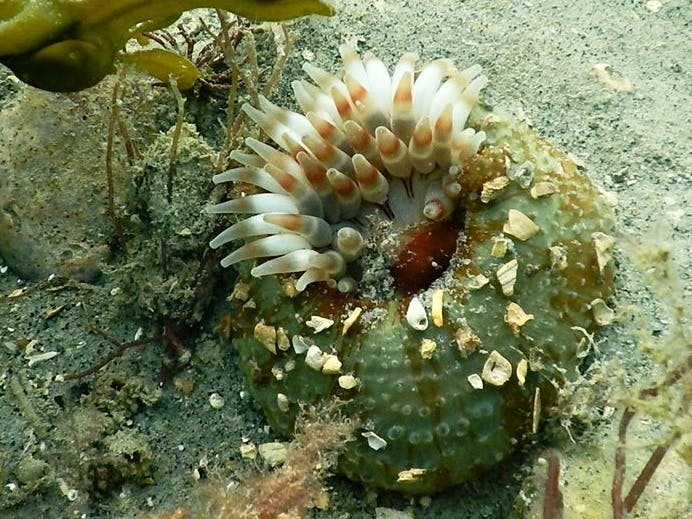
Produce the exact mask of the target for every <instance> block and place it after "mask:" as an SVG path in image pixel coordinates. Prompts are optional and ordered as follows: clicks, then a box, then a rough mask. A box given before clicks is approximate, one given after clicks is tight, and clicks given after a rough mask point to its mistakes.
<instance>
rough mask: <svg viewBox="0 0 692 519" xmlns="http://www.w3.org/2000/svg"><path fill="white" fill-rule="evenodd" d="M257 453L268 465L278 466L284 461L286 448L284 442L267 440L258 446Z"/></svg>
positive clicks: (286, 453)
mask: <svg viewBox="0 0 692 519" xmlns="http://www.w3.org/2000/svg"><path fill="white" fill-rule="evenodd" d="M258 450H259V455H260V456H261V457H262V459H263V460H264V462H265V463H266V464H267V465H269V466H270V467H278V466H279V465H281V464H283V462H284V461H286V457H287V456H288V448H287V447H286V444H285V443H281V442H268V443H263V444H261V445H260V446H259V449H258Z"/></svg>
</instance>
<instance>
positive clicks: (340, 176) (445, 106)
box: [209, 45, 487, 288]
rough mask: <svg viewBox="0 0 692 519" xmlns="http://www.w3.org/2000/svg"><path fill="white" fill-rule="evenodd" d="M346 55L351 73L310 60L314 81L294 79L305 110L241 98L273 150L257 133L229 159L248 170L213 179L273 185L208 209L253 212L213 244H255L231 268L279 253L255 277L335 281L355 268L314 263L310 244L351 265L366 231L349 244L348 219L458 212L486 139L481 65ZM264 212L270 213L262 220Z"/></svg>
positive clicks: (440, 216) (408, 221)
mask: <svg viewBox="0 0 692 519" xmlns="http://www.w3.org/2000/svg"><path fill="white" fill-rule="evenodd" d="M339 52H340V54H341V57H342V60H343V64H344V75H343V79H339V78H337V77H336V76H335V75H333V74H331V73H329V72H326V71H324V70H322V69H320V68H317V67H315V66H313V65H311V64H307V63H306V64H305V66H304V67H303V68H304V70H305V72H306V73H307V75H308V76H309V77H310V78H311V79H312V80H313V81H314V83H315V84H312V83H309V82H307V81H295V82H294V83H293V89H294V92H295V95H296V99H297V101H298V104H299V105H300V106H301V108H302V110H303V112H304V114H300V113H296V112H292V111H290V110H287V109H285V108H281V107H279V106H277V105H275V104H273V103H272V102H271V101H269V100H268V99H266V98H265V97H263V96H260V98H259V106H258V107H253V106H251V105H249V104H245V105H244V106H243V111H244V112H245V113H246V114H247V115H248V116H249V117H250V118H251V119H252V120H253V121H254V122H255V123H257V125H259V126H260V127H261V128H262V129H263V130H264V131H265V132H266V134H267V135H268V136H269V137H270V138H271V140H272V141H273V142H274V143H275V145H276V147H272V146H270V145H268V144H264V143H261V142H259V141H257V140H255V139H252V138H248V139H247V140H246V144H247V146H248V147H249V148H250V149H251V150H252V151H253V152H254V153H253V154H247V153H241V152H234V153H233V154H232V155H231V158H233V159H234V160H236V161H237V162H239V163H240V164H241V165H242V166H243V167H238V168H234V169H230V170H228V171H226V172H224V173H221V174H218V175H216V176H215V177H214V182H215V183H224V182H246V183H250V184H253V185H255V186H257V187H259V188H261V189H263V190H264V191H266V193H260V194H253V195H248V196H245V197H242V198H238V199H235V200H230V201H226V202H223V203H221V204H217V205H215V206H212V207H211V208H210V209H209V211H210V212H212V213H241V214H242V213H246V214H255V215H256V216H253V217H251V218H248V219H246V220H243V221H241V222H239V223H236V224H234V225H233V226H232V227H230V228H228V229H226V230H225V231H223V232H222V233H221V234H220V235H219V236H217V237H216V238H215V239H214V240H212V242H211V246H212V247H219V246H221V245H223V244H226V243H228V242H229V241H232V240H238V239H245V240H250V241H249V243H247V244H246V245H244V246H242V247H240V248H239V249H238V250H237V251H235V252H233V253H231V254H229V255H228V256H226V258H224V260H223V265H224V266H229V265H232V264H234V263H236V262H239V261H243V260H246V259H252V258H260V257H261V258H274V259H270V260H269V261H267V262H265V263H264V264H263V265H260V266H257V267H255V268H254V269H253V270H252V274H253V275H254V276H266V275H271V274H276V273H285V272H296V273H301V272H305V274H304V276H303V277H302V278H301V279H302V282H301V283H299V285H300V287H301V288H305V286H307V284H309V283H312V282H318V281H329V282H332V283H333V282H334V281H338V276H342V275H344V274H345V273H346V269H343V268H338V269H334V268H332V269H331V270H330V271H327V270H326V268H325V267H324V266H322V264H321V263H320V262H315V261H314V260H315V258H318V257H319V256H316V255H314V254H311V253H310V252H309V251H314V252H317V253H325V252H333V253H335V254H338V255H340V256H341V259H342V262H344V263H349V262H352V261H354V260H355V259H357V258H358V256H359V254H360V248H362V242H363V236H362V233H367V232H368V229H367V228H364V227H363V226H362V225H360V226H359V225H351V226H349V227H348V229H349V231H348V233H347V234H348V237H349V240H348V243H349V245H346V246H344V245H343V243H342V242H343V239H340V238H339V237H338V234H339V233H341V235H342V236H343V235H344V232H342V231H343V227H344V223H345V222H346V223H348V222H351V221H353V220H354V219H359V217H361V216H362V215H364V214H368V213H370V212H372V209H373V207H384V208H386V210H385V214H389V215H390V216H391V217H392V218H393V220H394V224H395V225H397V226H400V227H404V226H407V225H412V224H420V223H424V222H426V221H432V222H436V221H442V220H445V219H447V218H449V217H450V215H451V214H452V213H453V211H454V209H455V207H456V205H457V199H458V195H459V189H460V186H459V183H458V182H456V178H457V177H458V175H460V174H463V171H462V170H463V167H462V163H463V161H464V159H466V158H468V157H469V156H471V155H473V154H475V153H477V152H478V150H479V148H480V146H481V144H482V142H483V139H484V138H485V134H484V133H483V132H482V131H481V132H476V131H475V130H474V129H473V128H468V127H466V122H467V119H468V116H469V114H470V112H471V110H472V109H473V108H474V106H475V105H476V103H477V102H478V95H479V92H480V90H481V89H482V88H483V87H484V86H485V84H486V83H487V79H486V77H485V76H483V75H482V74H481V67H480V66H479V65H473V66H471V67H469V68H466V69H464V70H462V71H459V70H458V69H457V68H456V67H455V66H454V65H453V64H452V62H451V61H450V60H448V59H438V60H435V61H432V62H430V63H428V64H426V65H424V66H423V67H422V68H421V70H420V71H419V72H418V73H416V70H415V66H416V60H417V56H416V55H415V54H412V53H407V54H404V55H403V56H402V57H401V59H400V60H399V62H398V64H397V65H396V67H395V68H394V70H393V72H392V74H391V75H390V73H389V71H388V70H387V67H386V66H385V65H384V63H383V62H382V61H381V60H379V59H378V58H376V57H375V56H374V55H373V54H371V53H366V54H365V56H364V57H363V58H362V59H361V57H360V55H359V54H358V53H357V52H356V50H355V49H354V48H353V47H351V46H349V45H342V46H341V47H340V48H339ZM265 213H271V215H270V216H268V217H265V216H262V215H263V214H265ZM282 215H283V216H282ZM288 215H294V216H295V215H302V216H303V217H304V218H303V219H298V220H296V219H295V218H294V220H293V223H294V224H295V225H297V227H295V226H291V225H281V224H278V223H277V218H279V219H281V218H283V219H287V218H288ZM361 220H362V218H361ZM308 228H309V229H308ZM328 228H330V229H331V231H330V232H328V231H327V229H328ZM311 233H312V234H311ZM295 235H298V236H300V237H301V238H302V239H303V240H304V241H305V242H306V243H307V245H306V246H305V249H302V248H298V249H297V248H296V247H298V245H294V246H290V244H293V243H294V242H295V243H297V242H298V240H297V239H296V238H295V237H294V236H295ZM262 236H264V237H262ZM270 236H272V237H273V238H272V239H267V238H268V237H270ZM281 236H286V237H287V238H288V242H283V241H282V240H281V238H280V237H281ZM316 236H317V238H315V237H316ZM258 237H259V238H258ZM353 244H360V245H358V246H355V245H353ZM359 247H360V248H359ZM330 256H331V254H330Z"/></svg>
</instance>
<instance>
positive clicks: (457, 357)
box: [211, 46, 614, 493]
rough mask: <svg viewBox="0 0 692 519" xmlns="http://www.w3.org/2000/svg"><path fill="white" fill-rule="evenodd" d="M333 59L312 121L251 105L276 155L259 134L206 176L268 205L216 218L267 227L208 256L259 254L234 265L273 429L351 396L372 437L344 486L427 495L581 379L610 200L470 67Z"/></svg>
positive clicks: (247, 339)
mask: <svg viewBox="0 0 692 519" xmlns="http://www.w3.org/2000/svg"><path fill="white" fill-rule="evenodd" d="M341 55H342V58H343V61H344V69H345V74H344V77H343V80H340V79H338V78H337V77H335V76H333V75H332V74H330V73H328V72H325V71H323V70H320V69H317V68H315V67H313V66H311V65H305V67H304V68H305V70H306V72H307V74H308V75H309V76H310V77H311V78H312V80H313V81H314V82H315V84H316V85H313V84H311V83H308V82H305V81H296V82H294V83H293V88H294V91H295V94H296V98H297V100H298V103H299V104H300V105H301V108H302V109H303V111H304V112H305V115H301V114H298V113H294V112H292V111H289V110H286V109H283V108H280V107H278V106H275V105H274V104H272V103H270V102H269V101H267V100H266V99H261V101H260V106H259V108H258V109H257V108H253V107H251V106H249V105H246V106H245V111H246V113H247V114H248V115H249V116H250V117H251V118H252V119H253V120H254V121H256V122H257V123H258V124H259V125H260V127H262V129H263V130H264V131H265V132H266V133H267V135H269V137H270V138H271V139H272V140H273V141H274V142H275V143H276V144H277V145H278V146H279V147H281V148H282V149H283V151H279V150H278V149H275V148H273V147H271V146H269V145H267V144H263V143H261V142H260V141H258V140H254V139H248V140H247V145H248V147H249V148H250V149H251V150H252V151H253V152H254V153H252V154H248V153H245V152H241V151H234V152H233V153H232V155H231V157H232V158H233V159H234V160H235V161H236V162H238V163H239V164H240V165H241V167H238V168H235V169H231V170H229V171H227V172H224V173H221V174H219V175H217V176H216V177H214V181H215V182H217V183H220V182H234V183H238V184H240V186H241V188H242V189H244V190H246V191H249V190H250V189H251V188H252V186H247V184H253V185H254V186H256V187H257V188H259V189H256V190H255V191H260V190H261V191H264V192H254V193H253V194H248V195H247V196H241V197H238V198H234V199H232V200H229V201H227V202H223V203H221V204H218V205H216V206H213V207H212V208H211V212H213V213H238V214H254V216H251V217H249V218H246V219H241V220H239V221H237V223H235V224H233V225H232V226H231V227H230V228H228V229H226V230H225V231H223V232H222V233H221V234H220V235H219V236H217V237H216V238H215V239H214V240H213V241H212V246H213V247H218V246H221V245H223V244H226V243H228V242H232V241H235V240H245V241H246V243H245V244H243V245H241V246H239V247H238V248H237V249H235V250H233V251H232V252H231V253H230V254H229V255H228V256H226V257H225V258H224V260H223V261H222V264H223V265H224V266H228V265H233V264H237V265H236V267H237V268H238V270H239V272H240V277H239V280H238V282H237V284H236V287H235V289H234V291H233V297H232V298H231V299H230V300H231V305H232V309H231V313H232V319H231V322H232V327H233V329H232V341H233V345H234V346H235V348H236V349H237V351H238V352H239V361H240V367H241V369H242V370H243V371H244V373H245V375H246V379H247V383H248V386H249V388H250V390H251V392H252V394H253V396H254V397H255V398H256V399H257V401H258V402H259V403H260V404H261V406H262V408H263V410H264V412H265V414H266V416H267V419H268V421H269V423H270V424H271V425H272V426H273V427H274V428H275V429H276V430H278V431H280V432H282V433H284V434H287V435H288V434H291V432H292V430H293V426H294V422H295V417H296V415H297V413H298V411H299V409H300V408H301V406H304V405H306V404H312V403H317V402H319V401H321V400H323V399H326V398H332V397H334V396H336V397H337V398H340V399H343V400H345V401H346V402H347V403H346V405H345V407H344V409H345V412H346V413H348V414H350V415H352V416H353V417H354V418H355V419H356V420H357V422H358V423H360V424H361V426H362V429H361V430H360V431H359V434H358V435H357V437H356V438H355V439H354V440H353V441H351V442H349V443H348V444H347V445H346V448H345V451H344V452H343V454H342V456H341V458H340V463H339V467H338V468H339V470H341V471H342V472H344V473H345V474H347V475H348V476H349V477H351V478H353V479H355V480H359V481H363V482H364V483H366V484H368V485H373V486H379V487H384V488H389V489H396V490H400V491H403V492H406V493H430V492H434V491H437V490H441V489H443V488H445V487H447V486H449V485H452V484H455V483H458V482H461V481H465V480H468V479H471V478H473V477H475V476H477V475H478V474H480V473H481V472H482V471H484V470H487V469H489V468H490V467H493V466H495V465H496V464H497V463H499V462H500V461H502V460H503V459H505V458H506V457H507V456H509V455H510V454H511V453H512V452H514V451H516V449H517V447H518V446H519V445H521V444H522V442H525V441H526V440H527V439H528V438H531V437H532V436H533V435H534V434H535V433H536V432H537V430H538V427H539V425H540V424H541V422H542V421H543V420H542V417H544V416H546V411H547V410H548V409H550V408H551V406H553V404H554V402H555V396H556V394H557V391H558V389H559V388H560V386H561V384H563V383H564V381H565V380H569V379H573V378H574V377H576V376H578V367H579V365H580V362H581V359H583V358H584V356H585V355H586V352H587V350H588V345H589V342H588V340H587V339H586V338H585V336H584V332H589V331H590V330H593V329H594V328H595V327H596V326H598V325H602V324H605V321H604V320H603V315H605V314H607V313H608V312H607V311H606V312H605V314H604V310H608V307H607V306H606V303H607V301H608V299H609V297H610V295H611V293H612V280H613V265H612V247H613V242H614V240H613V239H612V237H611V236H609V234H608V232H609V230H610V229H611V227H612V210H611V205H610V203H609V201H608V199H607V198H606V197H605V196H604V195H603V194H602V193H601V192H600V191H599V189H598V188H596V187H595V186H594V185H593V184H592V183H591V182H589V180H588V179H586V178H585V177H584V176H583V175H581V174H580V172H579V171H578V168H577V166H576V165H575V164H574V162H572V161H571V160H570V159H569V158H568V157H567V156H566V155H565V154H563V153H561V152H560V151H558V150H556V149H555V148H553V147H552V146H551V145H550V144H548V143H547V142H545V141H543V140H541V139H540V138H539V137H538V136H537V135H536V134H535V133H534V132H533V131H532V130H531V129H530V128H529V127H528V126H527V125H526V123H524V122H522V121H517V120H514V119H511V118H508V117H506V116H502V115H498V114H496V113H493V112H491V111H489V110H488V108H487V107H485V106H484V105H483V104H482V103H481V102H480V101H479V99H478V96H479V92H480V90H481V89H482V88H483V86H484V85H485V84H486V78H485V77H484V76H483V75H481V70H480V67H479V66H472V67H470V68H467V69H465V70H461V71H459V70H458V69H456V68H455V67H454V65H453V64H452V63H451V62H450V61H449V60H446V59H440V60H436V61H433V62H431V63H429V64H426V65H424V66H423V67H422V68H420V70H417V69H416V66H415V56H414V55H413V54H405V55H404V56H403V57H402V58H401V60H400V61H399V63H398V65H397V66H396V67H395V69H394V72H393V74H392V75H391V76H390V75H389V73H388V72H387V69H386V67H385V66H384V65H383V63H382V62H381V61H380V60H378V59H376V58H375V57H374V56H372V55H371V54H366V55H365V56H364V58H363V59H362V60H361V59H360V58H359V56H358V54H357V53H356V52H355V50H354V49H352V48H351V47H349V46H342V47H341ZM242 186H245V187H242ZM246 260H263V262H262V263H258V264H256V265H255V266H252V267H250V266H249V265H248V263H250V262H249V261H246Z"/></svg>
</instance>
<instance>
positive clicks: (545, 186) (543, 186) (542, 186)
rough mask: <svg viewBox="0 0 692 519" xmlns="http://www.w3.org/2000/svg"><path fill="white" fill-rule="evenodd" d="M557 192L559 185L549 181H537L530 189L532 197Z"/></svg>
mask: <svg viewBox="0 0 692 519" xmlns="http://www.w3.org/2000/svg"><path fill="white" fill-rule="evenodd" d="M555 192H557V186H556V185H555V184H553V183H552V182H549V181H544V182H537V183H536V184H534V185H533V186H531V189H530V191H529V193H530V194H531V198H534V199H536V198H541V197H542V196H548V195H552V194H553V193H555Z"/></svg>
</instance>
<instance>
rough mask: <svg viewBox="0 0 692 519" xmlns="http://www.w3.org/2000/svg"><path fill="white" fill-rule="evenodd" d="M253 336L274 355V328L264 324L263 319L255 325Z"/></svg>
mask: <svg viewBox="0 0 692 519" xmlns="http://www.w3.org/2000/svg"><path fill="white" fill-rule="evenodd" d="M254 337H255V340H256V341H257V342H259V343H260V344H261V345H262V346H264V347H265V348H267V350H269V351H270V352H271V353H273V354H274V355H276V328H274V327H273V326H269V325H267V324H264V319H263V320H261V321H260V322H258V323H257V324H256V325H255V331H254Z"/></svg>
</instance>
